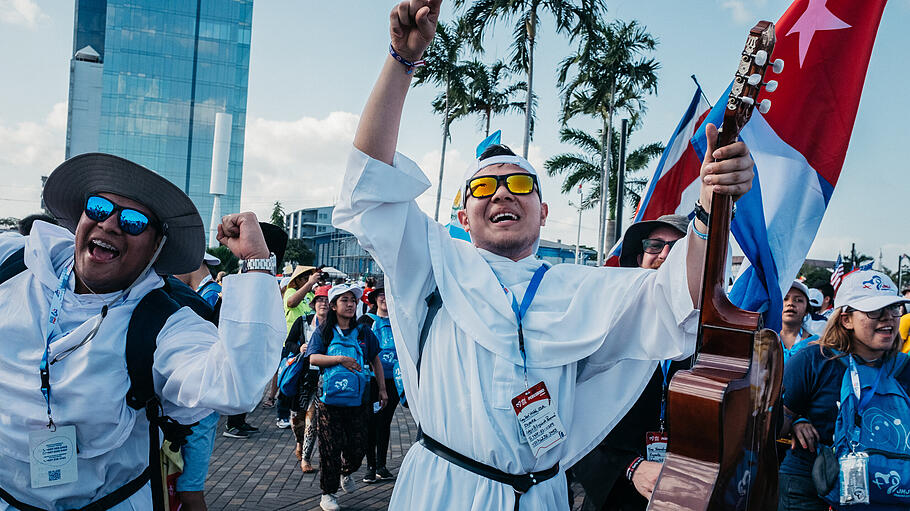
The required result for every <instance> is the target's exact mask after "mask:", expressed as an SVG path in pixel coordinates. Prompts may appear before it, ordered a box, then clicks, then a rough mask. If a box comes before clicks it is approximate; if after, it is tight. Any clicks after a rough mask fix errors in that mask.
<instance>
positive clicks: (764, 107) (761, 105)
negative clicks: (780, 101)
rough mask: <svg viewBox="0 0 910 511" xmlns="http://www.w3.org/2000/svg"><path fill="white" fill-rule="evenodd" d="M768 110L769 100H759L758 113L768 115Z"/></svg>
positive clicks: (769, 108) (769, 107)
mask: <svg viewBox="0 0 910 511" xmlns="http://www.w3.org/2000/svg"><path fill="white" fill-rule="evenodd" d="M769 110H771V100H770V99H763V100H761V103H759V104H758V111H759V112H760V113H763V114H766V113H768V111H769Z"/></svg>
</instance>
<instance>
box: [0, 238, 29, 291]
mask: <svg viewBox="0 0 910 511" xmlns="http://www.w3.org/2000/svg"><path fill="white" fill-rule="evenodd" d="M25 270H26V267H25V247H22V248H20V249H19V250H17V251H15V252H13V253H12V254H10V255H9V257H7V258H6V259H4V260H3V262H2V263H0V284H3V283H4V282H6V281H7V280H9V279H11V278H13V277H15V276H16V275H19V274H20V273H22V272H24V271H25Z"/></svg>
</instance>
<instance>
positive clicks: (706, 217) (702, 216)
mask: <svg viewBox="0 0 910 511" xmlns="http://www.w3.org/2000/svg"><path fill="white" fill-rule="evenodd" d="M695 218H697V219H699V220H701V221H702V223H704V224H705V225H708V222H709V221H710V220H711V213H708V210H706V209H705V207H704V206H702V205H701V199H697V200H696V201H695ZM730 218H736V203H735V202H734V203H733V211H731V212H730Z"/></svg>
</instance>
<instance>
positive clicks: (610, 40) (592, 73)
mask: <svg viewBox="0 0 910 511" xmlns="http://www.w3.org/2000/svg"><path fill="white" fill-rule="evenodd" d="M656 47H657V41H656V40H655V39H654V37H652V36H651V34H649V33H648V32H647V31H646V29H645V27H644V26H643V25H640V24H639V23H638V22H637V21H634V20H633V21H631V22H624V21H622V20H615V21H613V22H612V23H609V24H607V25H604V24H602V23H597V24H596V25H595V27H594V29H593V30H591V31H584V32H582V33H581V38H580V40H579V45H578V48H577V50H576V52H575V54H574V55H570V56H568V57H566V58H565V59H564V60H563V61H562V62H561V63H560V65H559V69H558V74H557V84H558V85H559V86H560V87H561V88H562V94H563V107H562V108H563V123H565V122H567V121H568V120H569V119H571V118H573V117H575V116H576V115H580V114H581V115H590V116H593V117H596V118H599V120H600V122H601V126H602V127H601V135H602V136H603V137H604V138H603V140H602V141H601V148H602V149H603V151H604V153H603V154H602V155H601V162H602V167H603V169H602V171H601V173H602V175H604V176H606V175H610V173H611V171H610V164H611V163H612V161H613V158H612V157H611V156H610V154H609V152H610V150H611V149H612V147H613V143H612V140H611V136H612V134H613V115H614V114H615V113H616V112H617V111H618V110H625V111H626V112H628V114H629V115H630V116H635V115H640V113H641V112H643V111H644V108H645V107H644V101H643V99H642V98H643V97H644V96H645V95H647V94H657V70H658V69H660V64H658V63H657V61H656V60H654V59H653V58H650V57H647V56H646V54H648V53H650V52H652V51H654V49H655V48H656ZM573 72H574V75H573V74H571V73H573ZM604 184H606V183H603V182H602V185H604ZM608 210H609V211H613V210H610V208H608V207H607V203H606V202H603V203H601V208H600V221H599V223H598V229H597V230H598V245H599V247H600V249H599V250H598V264H599V263H600V262H602V259H603V249H604V248H603V247H604V240H605V239H610V240H612V239H613V238H614V237H615V235H614V233H613V231H614V230H615V228H616V222H615V219H614V217H613V216H612V213H610V212H609V211H608Z"/></svg>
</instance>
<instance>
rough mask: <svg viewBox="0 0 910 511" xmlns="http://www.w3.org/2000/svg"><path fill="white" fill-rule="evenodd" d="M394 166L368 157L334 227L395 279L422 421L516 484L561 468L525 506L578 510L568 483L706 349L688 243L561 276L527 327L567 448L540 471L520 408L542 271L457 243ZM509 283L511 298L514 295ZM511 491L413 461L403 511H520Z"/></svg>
mask: <svg viewBox="0 0 910 511" xmlns="http://www.w3.org/2000/svg"><path fill="white" fill-rule="evenodd" d="M394 163H395V165H394V166H389V165H386V164H384V163H382V162H380V161H377V160H374V159H371V158H369V157H368V156H366V155H364V154H363V153H361V152H360V151H357V150H356V149H355V150H354V152H353V153H352V155H351V157H350V160H349V162H348V169H347V173H346V175H345V178H344V183H343V185H342V193H341V199H340V200H339V202H338V204H337V205H336V207H335V210H334V215H333V223H334V225H335V226H336V227H338V228H340V229H345V230H348V231H350V232H352V233H353V234H354V235H355V236H357V238H358V240H359V241H360V244H361V245H362V246H363V248H364V249H366V250H367V251H369V252H370V254H371V255H372V256H373V257H374V258H375V259H376V261H377V262H378V263H379V265H380V266H381V267H382V269H383V271H384V272H385V275H386V299H387V300H388V302H389V310H390V316H391V322H392V328H393V333H394V336H395V345H396V349H397V350H398V357H399V360H400V363H401V369H402V374H403V377H404V385H405V393H406V395H407V396H408V403H409V405H410V411H411V413H412V414H413V416H414V418H415V420H417V422H418V423H419V424H420V426H421V427H422V428H423V430H424V431H425V432H426V433H427V434H428V435H429V436H431V437H432V438H434V439H436V440H438V441H439V442H441V443H442V444H444V445H446V446H447V447H449V448H451V449H454V450H455V451H458V452H459V453H462V454H464V455H466V456H468V457H470V458H473V459H474V460H477V461H480V462H482V463H485V464H487V465H491V466H494V467H496V468H498V469H500V470H502V471H504V472H508V473H512V474H524V473H528V472H536V471H541V470H545V469H547V468H549V467H551V466H553V465H555V464H556V463H559V465H560V474H559V475H557V476H556V477H553V478H551V479H549V480H547V481H545V482H543V483H541V484H538V485H536V486H534V487H532V488H531V490H530V491H529V492H528V493H527V494H525V495H524V496H522V497H521V501H520V502H521V509H522V510H535V511H536V510H541V511H543V510H554V509H568V497H567V490H566V481H565V477H564V475H563V474H562V472H563V471H564V470H565V469H566V468H568V467H570V466H572V464H574V463H575V462H576V461H578V460H579V459H580V458H581V457H582V456H583V455H584V454H585V453H587V452H588V451H589V450H591V449H592V448H593V447H594V446H596V445H597V444H598V443H599V442H600V441H601V440H602V439H603V438H604V437H605V436H606V434H607V433H608V432H609V431H610V429H611V428H612V427H613V426H614V425H615V424H616V422H618V420H619V419H620V418H621V417H622V416H623V415H624V414H625V412H626V411H627V410H628V409H629V408H630V407H631V406H632V404H633V403H634V402H635V400H636V398H637V397H638V395H639V394H640V393H641V391H642V389H643V388H644V386H645V385H646V383H647V382H648V380H649V379H650V377H651V375H652V374H653V372H654V369H655V367H656V364H657V362H656V361H658V360H664V359H681V358H685V357H687V356H689V355H691V354H692V353H693V351H694V349H695V333H696V328H697V320H698V314H697V311H696V310H694V309H693V307H692V300H691V298H690V296H689V290H688V286H687V281H686V270H685V254H686V247H687V243H686V238H683V239H682V240H680V242H679V243H678V245H677V248H676V249H675V250H673V251H672V252H671V254H670V256H669V258H668V260H667V262H666V263H665V264H664V265H663V266H662V267H661V268H660V270H657V271H653V270H640V269H625V268H620V269H617V268H610V269H604V268H594V267H586V266H579V265H569V264H560V265H556V266H553V267H552V268H551V269H550V270H549V271H548V272H547V273H546V274H545V275H544V278H543V280H542V282H541V283H540V288H539V290H538V292H537V295H536V297H535V298H534V301H533V303H532V304H531V307H530V309H529V310H528V312H527V313H526V315H525V316H524V319H523V322H522V324H523V330H524V337H525V346H526V352H527V366H528V381H529V383H530V384H531V385H533V384H535V383H537V382H539V381H544V382H545V383H546V385H547V388H548V389H549V392H550V394H551V396H552V398H553V400H554V404H555V406H556V408H557V413H558V414H559V417H560V420H561V421H562V423H563V425H564V427H565V429H566V430H567V432H568V435H567V439H566V440H565V441H564V442H563V443H562V444H560V445H559V446H557V447H556V448H554V449H552V450H550V451H549V452H547V453H545V454H543V455H542V456H541V457H540V458H535V457H534V455H533V454H532V452H531V450H530V449H529V447H528V444H527V443H526V441H524V440H523V438H522V437H521V436H520V435H519V425H518V422H517V419H516V417H515V413H514V411H513V410H512V407H511V399H512V398H513V397H515V396H516V395H517V394H519V393H520V392H522V391H524V390H525V383H524V377H523V374H522V360H521V355H520V353H519V350H518V341H517V338H518V335H517V322H516V318H515V314H514V312H513V310H512V308H511V298H510V297H509V296H507V295H506V293H504V292H503V288H502V285H504V286H505V287H506V288H508V289H509V290H510V291H511V292H512V293H515V296H516V298H517V300H518V302H519V303H520V302H521V299H522V297H523V295H524V291H525V289H527V286H528V284H529V281H530V280H531V276H532V275H533V273H534V272H535V271H536V270H537V269H538V268H539V267H540V265H541V261H540V260H538V259H536V258H535V257H534V256H531V257H528V258H525V259H523V260H520V261H512V260H510V259H507V258H504V257H501V256H497V255H495V254H493V253H490V252H487V251H484V250H481V249H477V248H476V247H474V246H473V245H471V244H469V243H466V242H464V241H460V240H455V239H453V238H451V237H450V236H449V235H448V233H447V231H446V229H445V228H444V227H443V226H442V225H440V224H438V223H436V222H434V221H433V220H432V219H430V218H429V217H427V216H426V215H425V214H424V213H423V212H422V211H421V210H420V209H419V208H418V207H417V204H416V203H415V202H414V199H415V198H416V197H417V196H419V195H420V194H421V193H422V192H423V191H424V190H426V189H427V188H429V186H430V183H429V181H428V180H427V178H426V176H424V174H423V172H422V171H421V170H420V169H419V168H418V167H417V165H416V164H414V163H413V162H412V161H410V160H408V159H407V158H405V157H403V156H402V155H399V154H396V156H395V161H394ZM500 282H502V285H500ZM437 286H438V288H439V291H440V294H441V295H442V302H443V306H442V308H441V309H440V311H439V313H438V314H437V316H436V319H435V321H434V322H433V326H432V328H431V330H430V333H429V336H428V338H427V341H426V345H425V347H424V352H423V361H422V362H421V371H420V382H419V385H418V382H417V369H416V361H417V357H418V352H417V351H418V349H417V346H418V339H419V332H420V328H421V326H422V322H423V320H424V317H425V315H426V311H427V306H426V302H425V298H426V296H427V295H428V294H429V293H430V292H432V291H433V289H434V288H436V287H437ZM513 505H514V494H513V490H512V488H511V487H510V486H507V485H504V484H500V483H497V482H494V481H492V480H489V479H485V478H483V477H481V476H478V475H475V474H473V473H471V472H468V471H466V470H464V469H462V468H460V467H458V466H455V465H453V464H451V463H449V462H447V461H445V460H443V459H442V458H439V457H437V456H436V455H434V454H433V453H431V452H430V451H428V450H427V449H425V448H424V447H423V446H422V445H420V444H415V445H414V446H412V448H411V449H410V450H409V451H408V453H407V456H406V457H405V460H404V462H403V464H402V467H401V471H400V473H399V475H398V479H397V482H396V485H395V490H394V493H393V495H392V502H391V504H390V509H393V510H399V509H403V510H417V509H420V510H434V509H453V510H462V509H465V510H467V509H472V510H474V509H476V510H489V509H511V508H512V506H513Z"/></svg>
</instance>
